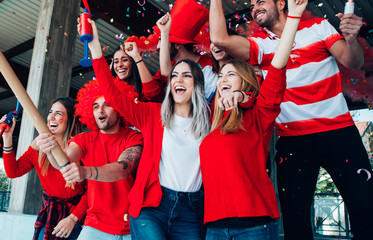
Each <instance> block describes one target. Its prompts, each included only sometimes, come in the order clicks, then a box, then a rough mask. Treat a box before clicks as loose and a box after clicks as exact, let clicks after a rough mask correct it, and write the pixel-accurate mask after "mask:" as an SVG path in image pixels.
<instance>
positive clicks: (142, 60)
mask: <svg viewBox="0 0 373 240" xmlns="http://www.w3.org/2000/svg"><path fill="white" fill-rule="evenodd" d="M143 61H144V59H141V60H139V61H137V62H135V63H136V64H138V63H139V62H143Z"/></svg>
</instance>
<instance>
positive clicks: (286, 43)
mask: <svg viewBox="0 0 373 240" xmlns="http://www.w3.org/2000/svg"><path fill="white" fill-rule="evenodd" d="M307 3H308V0H289V1H288V8H289V12H288V16H289V17H288V18H287V19H286V23H285V27H284V30H283V32H282V34H281V39H280V43H279V45H278V47H277V49H276V52H275V55H274V56H273V59H272V62H271V64H272V66H273V67H275V68H278V69H280V68H284V67H285V66H286V63H287V61H288V59H289V56H290V52H291V49H292V46H293V43H294V38H295V33H296V32H297V29H298V25H299V21H300V17H301V16H302V14H303V12H304V10H305V9H306V6H307Z"/></svg>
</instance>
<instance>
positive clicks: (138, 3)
mask: <svg viewBox="0 0 373 240" xmlns="http://www.w3.org/2000/svg"><path fill="white" fill-rule="evenodd" d="M137 3H138V4H139V5H140V6H141V7H142V6H144V5H145V3H146V1H145V0H144V3H143V4H141V3H140V1H137Z"/></svg>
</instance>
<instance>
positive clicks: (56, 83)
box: [9, 0, 80, 214]
mask: <svg viewBox="0 0 373 240" xmlns="http://www.w3.org/2000/svg"><path fill="white" fill-rule="evenodd" d="M79 8H80V0H42V1H41V4H40V11H39V19H38V25H37V27H36V36H35V43H34V48H33V53H32V60H31V66H30V73H29V78H28V84H27V92H28V94H29V95H30V97H31V99H32V101H33V102H34V104H35V106H36V107H37V108H38V109H39V112H40V113H41V115H42V116H43V117H44V119H46V117H47V115H48V112H49V108H50V105H51V103H52V101H53V100H54V99H56V98H58V97H66V96H68V94H69V89H70V79H71V71H72V67H73V66H72V62H73V55H74V51H75V40H76V34H77V30H76V25H77V21H76V19H77V17H78V15H79ZM65 33H66V34H65ZM19 136H20V137H19V142H18V151H17V158H18V157H20V156H21V155H22V154H23V153H24V152H25V151H26V150H27V148H28V147H29V146H30V144H31V142H32V141H33V139H34V138H35V137H36V136H37V132H36V130H35V128H34V127H33V124H32V122H31V120H30V119H29V117H28V116H27V115H26V114H24V115H23V119H22V123H21V131H20V135H19ZM41 194H42V188H41V186H40V181H39V178H38V176H37V174H36V171H35V170H32V171H31V172H30V173H28V174H27V175H25V176H23V177H21V178H18V179H15V180H13V183H12V191H11V196H10V205H9V212H12V213H26V214H36V213H37V212H38V210H39V208H40V202H41Z"/></svg>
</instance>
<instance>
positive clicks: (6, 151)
mask: <svg viewBox="0 0 373 240" xmlns="http://www.w3.org/2000/svg"><path fill="white" fill-rule="evenodd" d="M3 152H5V153H11V152H13V149H12V150H5V149H4V150H3Z"/></svg>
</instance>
